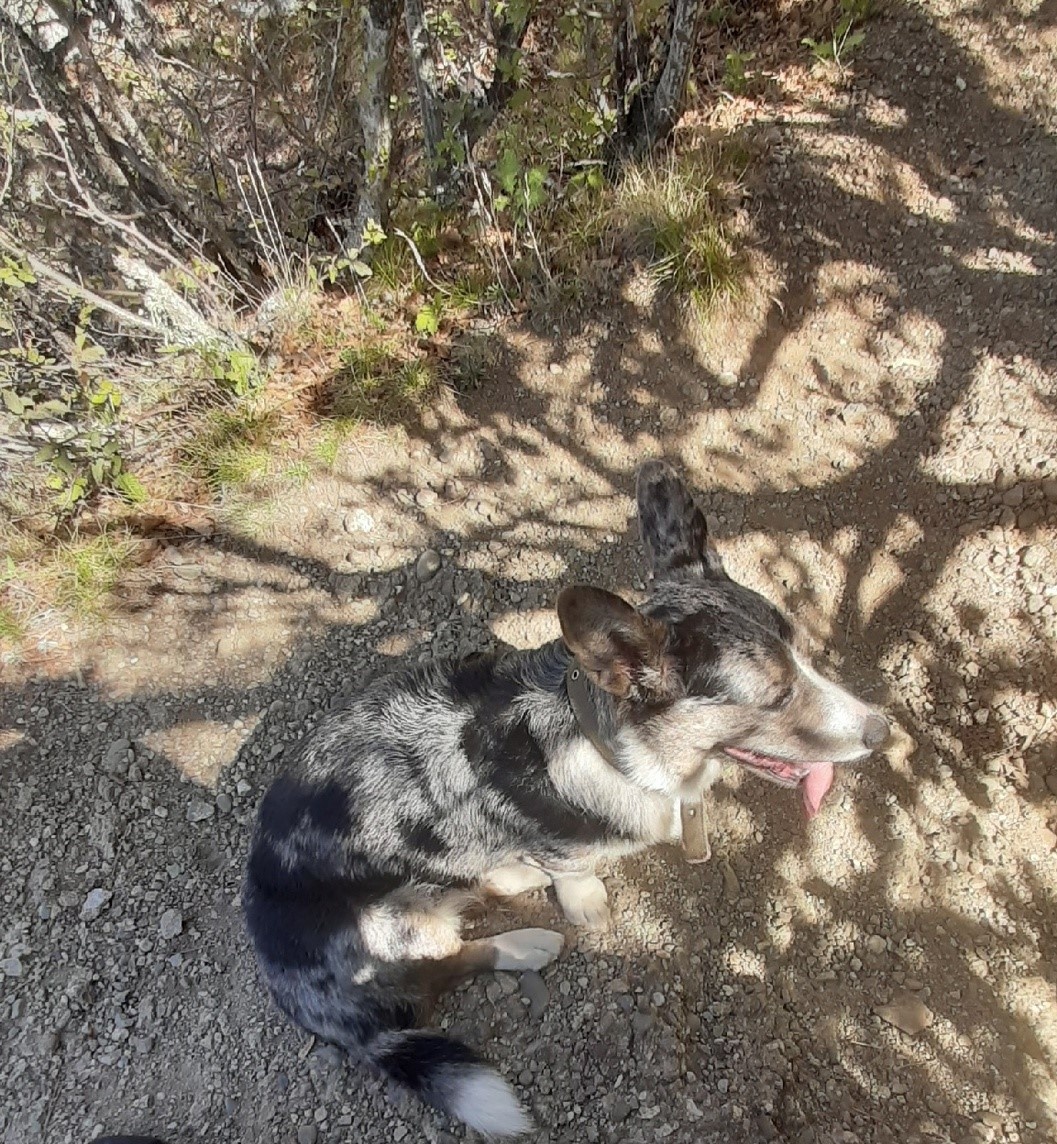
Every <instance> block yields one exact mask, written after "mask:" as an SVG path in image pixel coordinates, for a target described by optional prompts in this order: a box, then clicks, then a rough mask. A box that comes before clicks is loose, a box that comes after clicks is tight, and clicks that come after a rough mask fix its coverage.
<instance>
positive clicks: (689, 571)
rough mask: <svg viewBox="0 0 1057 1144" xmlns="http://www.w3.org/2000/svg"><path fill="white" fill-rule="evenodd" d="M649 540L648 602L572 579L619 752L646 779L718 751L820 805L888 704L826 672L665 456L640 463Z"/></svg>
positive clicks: (571, 592)
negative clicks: (867, 699) (749, 577)
mask: <svg viewBox="0 0 1057 1144" xmlns="http://www.w3.org/2000/svg"><path fill="white" fill-rule="evenodd" d="M638 509H639V522H640V525H641V530H642V539H643V543H644V545H645V547H646V551H647V554H648V556H649V559H650V564H651V568H652V572H653V586H652V590H651V593H650V597H649V599H648V600H647V602H646V603H645V604H644V605H643V606H642V607H641V608H638V609H636V608H633V607H632V606H631V605H630V604H629V603H627V602H626V601H625V600H623V599H621V598H620V597H619V596H616V595H614V594H613V593H611V592H605V591H603V590H601V589H599V588H589V587H579V586H577V587H572V588H566V589H565V590H564V591H563V592H562V593H561V595H560V596H559V598H558V616H559V619H560V621H561V626H562V634H563V637H564V639H565V642H566V644H567V645H568V646H569V648H570V650H571V651H572V652H573V654H574V655H575V656H576V658H577V659H578V660H579V661H580V663H581V664H582V665H583V667H584V669H585V670H586V671H587V674H588V676H589V677H590V679H591V680H592V682H594V683H595V684H596V685H597V686H598V687H601V688H603V689H604V690H605V691H607V692H609V693H610V694H611V695H613V696H614V697H615V698H616V699H617V703H616V712H617V715H616V717H617V721H618V725H619V727H620V737H621V741H622V742H623V743H624V744H626V745H627V744H630V747H629V748H628V749H627V751H626V753H625V755H624V758H623V762H624V765H626V766H628V767H631V768H633V769H635V770H637V771H638V774H637V775H636V777H637V778H638V779H639V781H641V782H643V783H644V785H649V786H653V787H656V788H658V789H665V787H666V785H667V786H669V787H670V786H671V785H672V784H673V781H674V784H675V786H676V788H677V789H683V790H690V789H692V787H693V785H694V782H695V780H698V779H699V777H700V776H701V775H702V774H703V772H704V768H705V766H706V765H707V764H708V763H709V761H710V760H714V759H716V758H717V757H724V758H728V759H732V760H734V761H735V762H737V763H739V764H740V765H741V766H743V767H746V768H747V769H749V770H751V771H753V772H754V773H756V774H758V775H761V776H763V777H764V778H768V779H770V780H771V781H773V782H777V783H780V784H782V785H783V786H790V787H792V786H800V787H801V791H802V793H803V799H804V806H805V808H806V810H807V812H808V814H809V815H814V814H816V813H817V812H818V809H819V806H820V805H821V802H822V799H823V797H824V795H825V794H826V792H827V791H828V790H829V787H830V784H831V783H832V781H833V767H834V765H835V764H838V763H854V762H858V761H860V760H862V759H865V758H866V757H867V756H868V755H870V754H871V753H872V752H873V751H875V750H877V749H878V748H880V747H883V746H884V744H885V743H886V742H887V740H888V737H889V728H888V723H887V722H886V721H885V719H884V717H883V716H882V715H881V713H880V712H879V711H878V710H877V709H876V708H875V707H872V706H870V705H869V704H867V703H864V702H863V701H862V700H860V699H857V698H856V697H855V696H854V695H852V694H851V693H850V692H848V691H845V690H844V688H842V687H839V686H838V685H837V684H836V683H833V682H831V681H830V680H828V679H826V678H825V677H824V676H822V675H820V674H819V673H818V672H817V671H816V670H815V669H814V668H813V667H812V666H811V664H810V663H809V662H808V661H807V659H806V658H805V657H804V655H803V654H802V653H801V652H800V651H799V650H798V647H797V639H796V632H795V629H794V627H793V625H792V624H791V623H790V621H789V620H788V619H787V618H786V617H785V616H784V615H783V614H782V613H781V612H780V611H779V610H778V609H777V608H776V607H775V606H774V605H773V604H772V603H770V601H768V600H766V599H764V597H763V596H761V595H759V593H757V592H754V591H752V590H751V589H750V588H746V587H744V586H743V585H741V584H738V583H737V582H736V581H734V580H732V579H731V578H730V577H729V576H728V575H727V573H726V572H725V571H724V568H723V563H722V561H721V560H720V558H719V555H718V553H717V552H716V551H715V549H714V548H713V547H712V545H711V543H710V542H709V538H708V528H707V525H706V523H705V517H704V514H703V513H702V512H701V510H700V508H698V506H697V504H696V503H695V501H694V498H693V496H692V495H691V494H690V492H689V491H688V489H687V488H686V486H685V485H684V484H683V483H682V481H681V480H680V479H679V478H678V476H677V475H676V474H675V472H674V471H673V470H672V469H671V468H670V467H669V466H668V465H665V464H663V463H661V462H658V461H651V462H649V463H648V464H646V465H644V466H643V467H642V468H641V469H640V471H639V476H638Z"/></svg>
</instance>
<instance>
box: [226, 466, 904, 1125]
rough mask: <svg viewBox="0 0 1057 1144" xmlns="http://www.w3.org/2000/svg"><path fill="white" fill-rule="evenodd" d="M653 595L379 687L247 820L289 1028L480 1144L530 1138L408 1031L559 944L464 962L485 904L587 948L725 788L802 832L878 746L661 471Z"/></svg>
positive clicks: (650, 497)
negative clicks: (550, 637)
mask: <svg viewBox="0 0 1057 1144" xmlns="http://www.w3.org/2000/svg"><path fill="white" fill-rule="evenodd" d="M636 491H637V500H638V514H639V522H640V526H641V533H642V539H643V542H644V546H645V549H646V552H647V555H648V557H649V562H650V565H651V570H652V583H651V588H650V592H649V596H648V599H647V601H646V602H645V604H643V605H642V606H641V607H637V608H636V607H633V606H632V605H631V604H629V603H628V602H626V601H625V600H624V599H622V598H621V597H620V596H617V595H614V594H613V593H611V592H608V591H604V590H602V589H600V588H595V587H587V586H571V587H566V588H564V589H563V590H562V591H561V593H560V594H559V596H558V600H557V611H558V619H559V622H560V625H561V633H562V638H561V639H556V640H554V641H553V642H551V643H548V644H545V645H544V646H543V647H540V648H537V649H535V650H533V651H523V652H510V653H507V654H506V655H502V656H479V657H475V658H473V659H470V660H464V661H460V662H435V663H432V664H428V665H426V666H418V667H415V668H412V669H410V670H407V671H404V672H401V673H397V674H392V675H388V676H385V677H382V678H379V679H377V680H375V681H374V682H372V683H371V684H369V685H368V686H366V687H365V688H364V690H363V691H362V692H361V693H359V694H358V695H357V696H356V697H355V698H354V699H353V700H352V701H351V703H350V705H349V706H348V707H346V708H345V709H343V710H340V711H338V712H334V713H332V714H330V715H329V716H328V717H327V718H326V719H325V720H324V721H323V722H322V723H321V724H320V726H319V727H318V728H317V729H316V730H315V731H314V732H313V734H311V735H310V736H308V737H306V739H305V740H304V741H303V742H302V743H301V744H299V745H298V746H297V748H296V749H295V751H296V756H297V757H296V759H295V760H294V764H293V766H292V767H291V769H290V770H289V771H287V772H286V773H284V774H283V775H281V776H280V777H279V778H278V779H277V780H276V781H275V782H274V784H273V785H272V786H271V788H270V789H269V791H268V792H267V794H266V795H265V797H264V799H263V801H262V803H261V806H260V809H259V813H258V818H257V824H256V828H255V833H254V838H253V841H252V845H251V851H250V855H249V861H248V866H247V873H246V880H245V887H244V894H243V907H244V913H245V918H246V922H247V927H248V931H249V934H250V937H251V939H252V942H253V945H254V947H255V950H256V955H257V959H258V961H259V963H260V967H261V970H262V974H263V977H264V979H265V981H266V983H267V986H268V988H269V989H270V991H271V994H272V996H273V998H274V1000H275V1002H276V1003H277V1005H278V1007H279V1008H280V1009H281V1010H282V1011H283V1012H284V1013H285V1014H286V1015H287V1016H288V1017H289V1018H291V1019H292V1020H293V1021H294V1022H295V1023H296V1024H298V1025H300V1026H301V1027H302V1028H303V1029H306V1030H308V1031H309V1032H311V1033H313V1034H315V1035H316V1036H317V1037H320V1038H321V1039H323V1040H325V1041H329V1042H333V1043H335V1044H337V1045H339V1046H341V1047H342V1048H344V1049H345V1050H347V1051H348V1052H349V1053H350V1054H351V1055H352V1056H354V1057H355V1058H357V1059H359V1060H361V1061H364V1062H366V1063H368V1064H369V1065H372V1066H374V1068H375V1069H377V1070H379V1071H380V1072H381V1073H382V1074H383V1075H384V1076H386V1077H388V1078H389V1079H390V1080H392V1081H395V1082H397V1083H398V1084H399V1085H402V1086H404V1087H405V1088H407V1089H410V1090H411V1091H413V1092H414V1093H416V1094H417V1095H418V1096H419V1097H421V1098H422V1099H423V1100H425V1101H426V1102H427V1103H429V1104H431V1105H433V1106H435V1107H437V1108H439V1109H442V1110H444V1111H445V1112H446V1113H448V1114H449V1115H451V1116H452V1117H454V1118H455V1119H457V1120H461V1121H463V1122H464V1123H465V1124H467V1125H469V1126H470V1127H472V1128H475V1129H477V1130H478V1131H480V1132H482V1133H485V1134H486V1135H490V1136H494V1137H508V1136H514V1135H518V1134H520V1133H522V1132H525V1131H527V1130H529V1129H530V1128H531V1127H532V1123H531V1120H530V1119H529V1116H528V1114H527V1112H526V1111H525V1109H524V1108H523V1107H522V1105H521V1104H520V1103H519V1101H518V1099H517V1098H516V1097H515V1095H514V1093H513V1091H512V1090H511V1088H510V1086H509V1085H508V1084H507V1083H506V1081H504V1080H503V1079H502V1078H501V1077H500V1076H499V1074H498V1073H497V1072H496V1071H494V1070H493V1069H492V1068H490V1067H489V1066H488V1065H487V1064H485V1063H484V1062H483V1061H482V1060H481V1058H480V1057H479V1056H478V1055H477V1054H476V1053H475V1052H474V1051H473V1050H472V1049H470V1048H468V1047H466V1046H465V1045H462V1044H460V1043H458V1042H456V1041H454V1040H451V1039H449V1038H447V1037H445V1036H442V1035H440V1034H439V1033H436V1032H431V1031H428V1030H424V1029H422V1028H420V1027H419V1023H420V1020H421V1018H422V1016H423V1014H424V1013H425V1012H426V1011H428V1008H429V1006H430V1004H431V1003H432V1001H433V1000H434V999H435V997H436V996H437V994H438V993H440V992H441V991H443V990H445V989H449V988H452V987H454V986H455V985H456V984H458V983H459V982H461V981H462V980H464V979H466V978H468V977H470V976H472V975H474V974H477V973H481V972H484V971H489V970H512V971H520V970H529V969H533V970H539V969H542V968H543V967H544V966H545V965H547V964H548V963H550V962H551V961H553V960H554V959H555V958H556V957H557V956H558V954H559V953H560V951H561V949H562V945H563V939H562V936H561V935H560V934H558V933H556V932H553V931H551V930H547V929H520V930H514V931H511V932H508V933H503V934H499V935H498V936H496V937H488V938H482V939H478V940H472V941H464V940H462V938H461V936H460V912H461V910H462V909H463V908H464V907H465V905H466V903H467V901H468V899H469V897H470V896H471V895H473V894H474V893H476V892H480V891H482V890H483V891H485V892H488V893H491V894H498V895H513V894H518V893H521V892H522V891H527V890H530V889H534V888H539V887H542V886H553V887H554V891H555V894H556V896H557V900H558V903H559V905H560V906H561V908H562V910H563V911H564V913H565V916H566V918H567V919H568V920H569V921H570V922H572V923H574V924H575V925H586V926H599V925H604V924H605V923H606V921H607V918H608V910H607V905H606V890H605V887H604V885H603V883H602V882H601V880H600V879H599V878H598V876H597V875H596V873H595V868H596V865H597V864H598V862H599V861H600V860H602V859H607V858H616V857H620V856H623V855H628V854H631V853H634V852H635V851H639V850H642V849H643V848H645V847H648V846H652V845H654V844H655V843H662V842H676V841H678V840H679V839H680V835H681V831H682V828H683V820H684V817H685V816H684V815H682V814H681V813H680V808H681V807H685V806H693V805H694V804H695V803H696V802H697V801H698V800H700V798H701V796H702V793H703V792H704V791H705V790H707V788H708V787H709V786H710V785H711V784H712V783H713V782H714V781H715V779H716V778H717V777H718V775H719V773H720V771H721V769H722V767H723V765H724V764H725V763H729V762H734V763H736V764H738V765H740V766H742V767H744V768H746V769H748V770H749V771H751V772H752V773H754V774H757V775H761V776H762V777H764V778H767V779H770V780H772V781H773V782H776V783H780V784H782V785H784V786H787V787H799V788H800V790H801V793H802V798H803V802H804V806H805V808H806V810H807V812H808V814H809V815H813V814H815V813H816V812H817V811H818V809H819V806H820V805H821V802H822V799H823V796H824V795H825V794H826V791H827V790H828V789H829V786H830V784H831V783H832V781H833V776H834V766H835V765H837V764H842V763H856V762H859V761H861V760H864V759H865V758H866V757H867V756H868V755H870V754H871V753H872V752H873V751H875V750H877V749H878V748H879V747H881V746H883V745H884V743H885V741H886V740H887V738H888V736H889V727H888V724H887V722H886V721H885V719H884V717H883V716H882V714H881V713H880V712H879V711H878V710H877V709H876V708H874V707H873V706H870V705H869V704H867V703H864V702H862V701H861V700H859V699H857V698H855V697H854V696H853V695H851V694H850V693H849V692H848V691H846V690H844V689H843V688H841V687H839V686H838V685H837V684H835V683H833V682H831V681H830V680H828V679H826V678H825V677H824V676H822V675H820V674H819V673H818V672H816V671H815V670H814V668H813V667H812V666H811V665H810V664H809V663H808V662H807V660H806V659H805V658H804V657H803V655H802V654H801V653H800V652H799V651H798V650H797V645H796V640H795V633H794V629H793V626H792V625H791V623H790V622H789V620H787V619H786V617H785V616H784V615H782V613H781V612H780V611H779V610H778V609H777V608H776V607H775V606H774V605H772V604H771V603H770V602H768V601H767V600H766V599H764V598H763V597H762V596H760V595H759V594H758V593H756V592H754V591H752V590H750V589H749V588H746V587H744V586H742V585H740V584H738V583H736V582H735V581H734V580H733V579H732V578H731V577H730V576H728V575H727V573H726V571H725V570H724V567H723V564H722V561H721V559H720V557H719V555H718V553H717V552H716V550H715V549H714V547H713V546H712V544H711V542H710V540H709V537H708V530H707V526H706V521H705V516H704V514H703V513H702V511H701V509H700V508H699V507H698V505H697V503H696V502H695V500H694V498H693V496H692V494H691V493H690V491H689V490H688V489H687V487H686V486H685V485H684V484H683V482H682V481H681V480H680V479H679V477H678V476H677V475H676V473H675V472H674V471H673V470H672V469H671V468H670V467H669V466H668V465H666V464H664V463H662V462H658V461H653V462H649V463H647V464H645V465H644V466H643V467H642V468H641V469H640V471H639V474H638V478H637V489H636Z"/></svg>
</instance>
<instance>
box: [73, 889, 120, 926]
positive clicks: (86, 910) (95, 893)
mask: <svg viewBox="0 0 1057 1144" xmlns="http://www.w3.org/2000/svg"><path fill="white" fill-rule="evenodd" d="M113 896H114V895H113V894H112V893H111V892H110V891H109V890H101V889H100V888H99V887H98V886H97V887H96V888H95V889H94V890H89V891H88V896H87V897H86V898H85V900H84V905H83V906H81V918H82V919H83V920H84V921H86V922H94V921H95V919H96V918H97V917H99V915H100V914H101V913H102V912H103V910H105V909H106V907H107V906H108V905H109V904H110V899H111V898H112V897H113Z"/></svg>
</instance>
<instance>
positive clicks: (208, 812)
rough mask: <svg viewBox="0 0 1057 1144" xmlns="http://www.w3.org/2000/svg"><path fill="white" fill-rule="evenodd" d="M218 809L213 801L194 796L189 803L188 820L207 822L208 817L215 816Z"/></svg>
mask: <svg viewBox="0 0 1057 1144" xmlns="http://www.w3.org/2000/svg"><path fill="white" fill-rule="evenodd" d="M216 809H217V808H216V806H215V805H214V804H213V803H211V802H206V801H205V800H204V799H200V798H193V799H191V801H190V802H189V803H188V804H187V821H188V822H205V821H206V819H208V818H212V817H213V815H214V814H215V813H216Z"/></svg>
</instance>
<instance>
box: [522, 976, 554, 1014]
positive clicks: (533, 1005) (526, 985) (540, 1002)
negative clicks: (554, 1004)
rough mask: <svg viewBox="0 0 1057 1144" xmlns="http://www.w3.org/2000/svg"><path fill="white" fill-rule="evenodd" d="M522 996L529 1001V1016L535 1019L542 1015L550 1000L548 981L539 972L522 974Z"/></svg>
mask: <svg viewBox="0 0 1057 1144" xmlns="http://www.w3.org/2000/svg"><path fill="white" fill-rule="evenodd" d="M521 996H522V997H524V998H525V1000H526V1001H527V1002H528V1012H529V1016H530V1017H532V1018H533V1019H535V1018H537V1017H540V1016H542V1014H543V1010H544V1009H546V1008H547V1002H548V1001H550V992H549V990H548V989H547V983H546V982H545V981H544V980H543V978H542V977H540V975H539V974H538V973H535V972H533V971H531V970H530V971H529V972H528V973H523V974H522V975H521Z"/></svg>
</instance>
